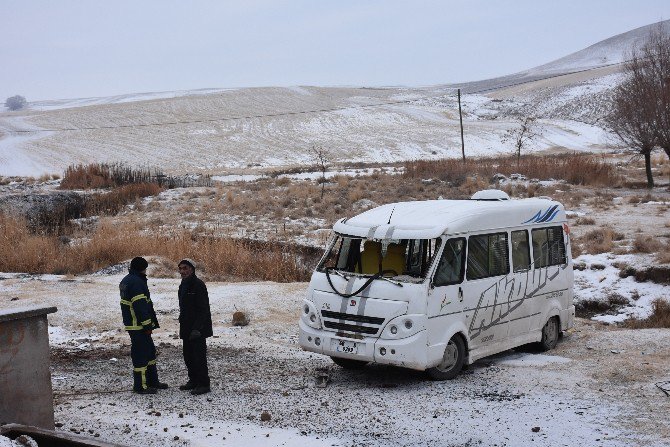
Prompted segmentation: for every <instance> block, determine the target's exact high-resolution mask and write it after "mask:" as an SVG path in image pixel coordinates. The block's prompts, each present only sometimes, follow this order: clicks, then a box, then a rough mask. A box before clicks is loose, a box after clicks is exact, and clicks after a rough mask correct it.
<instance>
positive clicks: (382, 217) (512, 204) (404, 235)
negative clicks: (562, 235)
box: [333, 198, 566, 239]
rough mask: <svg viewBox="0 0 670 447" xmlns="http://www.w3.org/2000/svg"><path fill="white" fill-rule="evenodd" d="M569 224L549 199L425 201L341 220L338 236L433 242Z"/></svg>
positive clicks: (337, 224)
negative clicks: (447, 237)
mask: <svg viewBox="0 0 670 447" xmlns="http://www.w3.org/2000/svg"><path fill="white" fill-rule="evenodd" d="M565 221H566V215H565V210H564V208H563V205H561V204H560V203H559V202H556V201H554V200H551V199H547V198H532V199H521V200H425V201H413V202H398V203H389V204H388V205H382V206H379V207H377V208H373V209H371V210H368V211H365V212H364V213H361V214H359V215H357V216H354V217H351V218H348V219H341V220H339V221H338V222H337V223H336V224H335V225H334V227H333V230H334V231H335V232H337V233H339V234H344V235H348V236H356V237H364V238H368V239H432V238H436V237H439V236H441V235H443V234H459V233H465V232H477V231H486V230H497V229H505V228H515V227H520V226H537V225H547V224H550V223H563V222H565Z"/></svg>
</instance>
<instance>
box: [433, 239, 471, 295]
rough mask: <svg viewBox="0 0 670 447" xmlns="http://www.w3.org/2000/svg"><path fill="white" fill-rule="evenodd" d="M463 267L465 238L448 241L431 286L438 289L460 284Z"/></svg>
mask: <svg viewBox="0 0 670 447" xmlns="http://www.w3.org/2000/svg"><path fill="white" fill-rule="evenodd" d="M464 265H465V238H458V239H449V240H448V241H447V243H446V245H445V246H444V251H443V252H442V257H441V258H440V263H439V264H438V265H437V270H435V277H434V279H433V285H434V286H435V287H440V286H449V285H452V284H460V283H462V282H463V273H464V269H463V266H464Z"/></svg>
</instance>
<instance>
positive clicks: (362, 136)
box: [0, 21, 670, 176]
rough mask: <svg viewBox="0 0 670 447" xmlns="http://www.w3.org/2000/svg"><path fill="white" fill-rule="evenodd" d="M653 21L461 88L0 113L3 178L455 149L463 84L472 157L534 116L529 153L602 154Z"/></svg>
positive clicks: (155, 97) (252, 93)
mask: <svg viewBox="0 0 670 447" xmlns="http://www.w3.org/2000/svg"><path fill="white" fill-rule="evenodd" d="M663 23H664V25H665V26H669V27H670V25H668V24H670V21H666V22H663ZM648 29H649V28H648V27H643V28H640V29H637V30H633V31H630V32H628V33H624V34H621V35H619V36H615V37H613V38H611V39H607V40H605V41H602V42H600V43H598V44H595V45H593V46H591V47H589V48H587V49H585V50H582V51H580V52H577V53H574V54H572V55H569V56H566V57H565V58H562V59H559V60H557V61H554V62H551V63H549V64H545V65H543V66H540V67H536V68H534V69H530V70H527V71H524V72H521V73H517V74H513V75H509V76H506V77H502V78H497V79H491V80H486V81H477V82H472V83H468V84H463V85H460V86H445V85H443V86H434V87H421V88H415V87H411V88H410V87H407V88H399V87H393V88H391V87H389V88H365V87H361V88H356V87H288V88H269V87H268V88H246V89H203V90H202V91H192V92H160V93H140V94H129V95H121V96H115V97H109V98H85V99H76V100H60V101H48V102H41V103H34V104H31V107H30V108H29V109H28V110H26V111H22V112H11V113H9V112H5V113H0V175H32V176H40V175H42V174H45V173H50V174H60V173H62V171H63V170H64V169H65V168H66V167H67V166H68V165H70V164H76V163H91V162H110V163H113V162H125V163H128V164H131V165H134V166H146V165H150V166H158V167H160V168H161V169H163V170H165V171H166V172H167V173H178V174H184V173H193V172H200V173H203V172H204V173H210V174H214V175H226V174H249V173H255V172H248V171H257V170H260V169H270V168H277V167H288V166H296V165H305V164H312V163H313V159H312V157H311V155H310V151H311V149H312V147H314V146H321V147H323V148H324V149H326V150H327V151H328V152H329V158H330V161H331V162H348V163H351V162H381V163H389V162H394V161H403V160H408V159H419V158H420V159H434V158H443V157H459V156H460V153H461V142H460V130H459V121H458V104H457V101H456V91H455V88H454V87H460V88H462V89H463V92H464V96H463V105H464V128H465V147H466V153H467V154H468V155H469V156H482V155H494V154H505V153H510V152H512V149H511V146H510V144H509V143H503V141H502V138H503V136H504V134H505V132H506V131H507V130H509V129H511V128H514V127H515V126H517V125H518V121H517V120H518V117H519V116H529V115H532V116H537V117H539V118H540V119H541V122H542V125H543V132H542V134H543V135H542V138H541V139H539V140H538V141H537V142H536V143H535V144H534V145H533V146H532V147H529V148H528V151H543V150H548V149H549V150H555V149H563V150H570V151H599V150H603V149H606V148H611V147H612V146H613V145H614V144H615V140H614V138H612V136H611V134H610V133H609V132H607V131H606V130H604V129H603V128H602V127H601V124H600V122H601V121H600V118H601V117H602V114H603V112H604V111H605V110H606V109H607V107H608V103H607V101H608V99H609V96H610V94H611V91H612V89H613V88H614V87H615V86H616V85H618V83H619V82H620V79H621V76H620V74H619V70H620V66H618V65H611V64H616V63H619V62H621V61H623V60H625V57H626V56H625V55H626V51H627V50H628V49H629V48H630V47H631V45H633V44H636V43H639V41H640V39H641V38H642V37H643V36H644V35H646V34H645V33H646V32H648ZM598 67H601V68H598ZM593 68H595V69H594V70H593V71H587V72H581V73H573V72H574V71H579V70H585V69H589V70H590V69H593ZM571 73H573V74H571ZM557 75H558V76H559V77H556V76H557ZM370 105H372V106H373V107H368V106H370ZM40 129H42V131H38V132H33V133H27V134H26V133H21V132H18V131H35V130H40ZM50 130H52V131H50Z"/></svg>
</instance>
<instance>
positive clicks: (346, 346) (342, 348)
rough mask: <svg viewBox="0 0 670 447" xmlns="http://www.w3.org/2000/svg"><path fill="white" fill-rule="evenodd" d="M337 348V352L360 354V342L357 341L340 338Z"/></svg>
mask: <svg viewBox="0 0 670 447" xmlns="http://www.w3.org/2000/svg"><path fill="white" fill-rule="evenodd" d="M335 349H336V351H337V352H342V353H345V354H358V343H356V342H355V341H344V340H338V342H337V345H336V347H335Z"/></svg>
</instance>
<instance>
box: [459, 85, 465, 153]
mask: <svg viewBox="0 0 670 447" xmlns="http://www.w3.org/2000/svg"><path fill="white" fill-rule="evenodd" d="M458 117H459V119H460V121H461V152H462V153H463V163H465V140H464V139H463V111H462V110H461V89H460V88H459V89H458Z"/></svg>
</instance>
